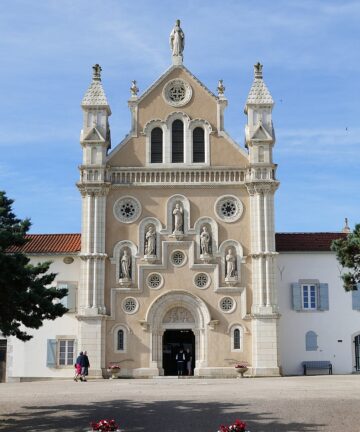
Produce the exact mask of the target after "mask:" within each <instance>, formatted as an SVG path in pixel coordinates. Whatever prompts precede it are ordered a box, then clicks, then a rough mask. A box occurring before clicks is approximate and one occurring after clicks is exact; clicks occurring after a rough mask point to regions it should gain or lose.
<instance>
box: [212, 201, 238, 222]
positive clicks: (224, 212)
mask: <svg viewBox="0 0 360 432" xmlns="http://www.w3.org/2000/svg"><path fill="white" fill-rule="evenodd" d="M242 212H243V205H242V203H241V201H240V200H239V199H238V198H237V197H236V196H233V195H227V196H222V197H220V198H219V199H218V200H217V201H216V203H215V213H216V215H217V217H218V218H219V219H221V220H223V221H224V222H235V221H237V220H238V219H239V218H240V216H241V215H242Z"/></svg>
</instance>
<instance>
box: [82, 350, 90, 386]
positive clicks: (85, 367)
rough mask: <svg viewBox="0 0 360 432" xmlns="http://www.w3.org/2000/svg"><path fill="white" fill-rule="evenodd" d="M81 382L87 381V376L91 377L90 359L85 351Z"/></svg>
mask: <svg viewBox="0 0 360 432" xmlns="http://www.w3.org/2000/svg"><path fill="white" fill-rule="evenodd" d="M80 365H81V378H82V379H81V378H80V379H81V381H86V377H87V375H89V367H90V362H89V357H88V356H87V352H86V351H84V354H83V356H82V358H81V362H80Z"/></svg>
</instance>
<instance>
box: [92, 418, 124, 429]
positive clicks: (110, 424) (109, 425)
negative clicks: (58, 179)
mask: <svg viewBox="0 0 360 432" xmlns="http://www.w3.org/2000/svg"><path fill="white" fill-rule="evenodd" d="M90 426H91V427H92V429H91V430H92V431H99V432H120V429H119V426H118V425H117V424H116V422H115V420H99V421H98V422H92V423H90Z"/></svg>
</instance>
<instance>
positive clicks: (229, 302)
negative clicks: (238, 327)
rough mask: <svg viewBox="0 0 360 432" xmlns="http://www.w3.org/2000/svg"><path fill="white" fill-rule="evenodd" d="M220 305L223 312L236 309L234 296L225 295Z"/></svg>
mask: <svg viewBox="0 0 360 432" xmlns="http://www.w3.org/2000/svg"><path fill="white" fill-rule="evenodd" d="M219 307H220V309H221V310H222V311H223V312H225V313H230V312H233V310H234V309H235V307H236V303H235V300H234V299H233V298H232V297H223V298H222V299H220V301H219Z"/></svg>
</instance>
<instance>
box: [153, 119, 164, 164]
mask: <svg viewBox="0 0 360 432" xmlns="http://www.w3.org/2000/svg"><path fill="white" fill-rule="evenodd" d="M150 161H151V163H162V161H163V131H162V129H161V128H159V127H156V128H154V129H153V130H152V131H151V159H150Z"/></svg>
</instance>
